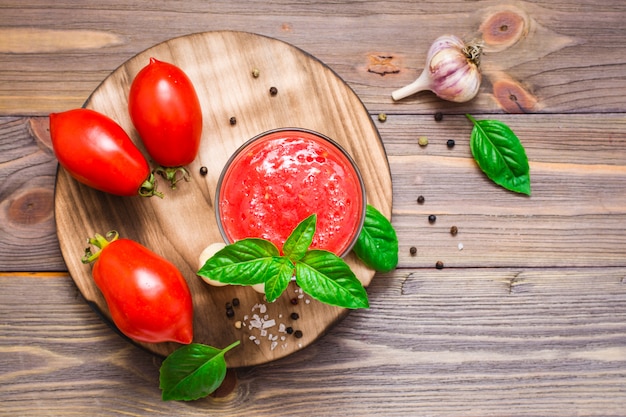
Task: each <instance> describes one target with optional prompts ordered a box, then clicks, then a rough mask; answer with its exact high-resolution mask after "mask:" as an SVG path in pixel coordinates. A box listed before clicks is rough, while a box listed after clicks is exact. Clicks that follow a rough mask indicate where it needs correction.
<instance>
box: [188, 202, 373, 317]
mask: <svg viewBox="0 0 626 417" xmlns="http://www.w3.org/2000/svg"><path fill="white" fill-rule="evenodd" d="M316 221H317V215H315V214H312V215H311V216H309V217H307V218H306V219H304V220H303V221H302V222H300V223H299V224H298V226H296V228H295V229H294V230H293V232H292V233H291V234H290V235H289V237H288V238H287V240H286V241H285V243H284V245H283V255H280V252H279V250H278V248H277V247H276V246H275V245H274V244H273V243H271V242H269V241H267V240H264V239H259V238H246V239H242V240H239V241H237V242H235V243H232V244H230V245H227V246H226V247H224V248H223V249H222V250H220V251H218V252H217V253H216V254H215V255H213V256H212V257H211V258H209V259H208V260H207V261H206V263H205V264H204V265H203V266H202V268H200V270H199V271H198V275H199V276H202V277H206V278H209V279H212V280H215V281H219V282H222V283H224V284H234V285H255V284H261V283H263V284H264V286H265V298H266V299H267V301H268V302H273V301H275V300H276V299H277V298H278V297H280V295H281V294H282V293H283V292H284V291H285V290H286V289H287V286H288V285H289V282H291V279H292V277H294V276H295V280H296V283H297V284H298V285H299V286H300V288H302V290H303V291H304V292H306V293H307V294H308V295H309V296H311V297H312V298H314V299H316V300H318V301H321V302H323V303H326V304H330V305H334V306H338V307H343V308H350V309H357V308H368V307H369V301H368V298H367V292H366V291H365V288H364V287H363V285H362V284H361V282H360V281H359V279H358V278H357V277H356V275H354V273H353V272H352V270H351V269H350V267H349V266H348V265H347V264H346V263H345V261H344V260H343V259H341V258H340V257H339V256H337V255H335V254H334V253H332V252H329V251H325V250H319V249H314V250H310V249H309V247H310V246H311V243H312V242H313V235H314V234H315V225H316Z"/></svg>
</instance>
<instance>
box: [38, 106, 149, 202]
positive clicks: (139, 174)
mask: <svg viewBox="0 0 626 417" xmlns="http://www.w3.org/2000/svg"><path fill="white" fill-rule="evenodd" d="M50 136H51V139H52V148H53V150H54V154H55V156H56V157H57V159H58V161H59V164H61V166H62V167H63V168H65V169H66V170H67V171H68V172H69V174H70V175H71V176H72V177H73V178H74V179H76V180H77V181H79V182H81V183H83V184H85V185H87V186H89V187H92V188H95V189H96V190H100V191H104V192H107V193H110V194H115V195H119V196H133V195H137V194H140V195H143V196H151V195H159V196H160V195H161V194H160V193H158V192H157V191H156V183H155V182H154V176H153V175H152V173H151V172H150V166H149V165H148V162H147V161H146V158H145V157H144V156H143V154H142V153H141V151H140V150H139V149H138V148H137V146H135V144H134V143H133V142H132V140H131V139H130V137H129V136H128V134H127V133H126V132H125V131H124V129H123V128H122V127H121V126H120V125H119V124H117V122H115V121H114V120H113V119H111V118H110V117H108V116H106V115H104V114H102V113H99V112H96V111H94V110H90V109H82V108H81V109H73V110H68V111H65V112H62V113H52V114H50Z"/></svg>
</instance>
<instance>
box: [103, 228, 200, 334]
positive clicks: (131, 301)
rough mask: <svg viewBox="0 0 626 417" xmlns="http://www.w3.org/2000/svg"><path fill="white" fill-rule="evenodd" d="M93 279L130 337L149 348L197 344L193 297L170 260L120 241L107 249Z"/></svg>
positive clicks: (116, 322)
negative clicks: (193, 340) (173, 343)
mask: <svg viewBox="0 0 626 417" xmlns="http://www.w3.org/2000/svg"><path fill="white" fill-rule="evenodd" d="M92 275H93V278H94V281H95V283H96V285H97V286H98V288H99V289H100V291H101V292H102V294H103V295H104V298H105V300H106V303H107V306H108V307H109V311H110V312H111V317H112V319H113V322H114V323H115V325H116V326H117V327H118V329H119V330H120V331H121V332H122V333H124V334H125V335H126V336H128V337H130V338H131V339H134V340H137V341H140V342H146V343H159V342H168V341H171V342H178V343H183V344H188V343H191V341H192V339H193V304H192V299H191V293H190V291H189V287H188V286H187V282H186V281H185V278H184V277H183V276H182V274H181V273H180V271H179V270H178V269H177V268H176V266H174V265H173V264H172V263H170V262H169V261H168V260H166V259H165V258H162V257H161V256H159V255H157V254H156V253H154V252H152V251H150V250H149V249H148V248H146V247H145V246H143V245H141V244H139V243H137V242H135V241H133V240H130V239H118V240H114V241H113V242H110V243H108V244H107V245H106V246H105V247H104V248H102V250H101V251H100V253H99V255H98V258H97V260H96V262H95V264H94V266H93V270H92Z"/></svg>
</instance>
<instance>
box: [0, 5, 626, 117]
mask: <svg viewBox="0 0 626 417" xmlns="http://www.w3.org/2000/svg"><path fill="white" fill-rule="evenodd" d="M1 7H2V13H0V26H1V27H5V28H8V29H9V30H16V31H17V30H18V29H17V28H18V27H20V26H22V27H36V28H38V29H41V30H49V31H55V32H63V31H65V32H67V33H68V34H70V35H71V33H72V31H81V30H82V31H94V30H96V31H97V32H98V33H108V34H110V35H111V36H112V37H113V38H114V39H115V40H116V42H118V41H119V43H117V44H114V45H110V46H106V47H103V46H102V43H101V40H97V41H94V42H93V43H92V45H91V48H85V49H80V50H71V51H70V50H66V49H64V47H63V45H58V46H57V50H56V51H55V53H54V54H52V55H50V54H43V53H20V54H11V53H10V52H9V51H7V50H6V47H5V48H3V47H2V44H3V43H2V41H0V112H1V113H2V114H4V115H46V114H47V113H50V112H53V111H61V110H67V109H69V108H73V107H79V106H81V105H82V104H83V102H84V100H85V97H87V96H88V95H89V94H90V93H91V92H92V91H93V90H95V89H96V87H97V86H98V85H99V84H100V82H101V81H102V79H104V78H105V77H106V76H107V75H108V74H109V73H111V72H112V71H113V70H115V68H117V67H118V66H120V65H122V64H123V63H124V62H125V61H126V60H128V59H129V58H131V57H132V56H134V55H135V54H136V53H137V52H138V51H142V50H144V49H147V48H149V47H151V46H153V45H155V44H158V43H160V42H163V41H166V40H168V39H171V38H174V37H177V36H183V35H187V34H190V33H196V32H204V31H210V30H223V29H224V28H228V29H232V30H240V31H249V30H250V28H251V27H253V31H254V32H255V33H259V34H261V35H266V36H270V37H274V38H277V39H280V40H283V41H286V42H289V43H291V44H293V45H296V46H298V47H299V48H302V49H303V50H305V51H307V52H308V53H310V54H312V55H314V56H316V57H317V58H319V59H321V60H322V61H323V62H325V63H327V64H328V65H329V66H330V67H331V68H332V69H333V70H334V71H336V72H337V73H338V75H339V76H340V77H342V78H343V79H344V80H346V82H348V84H350V86H351V87H352V88H353V89H354V90H355V92H356V93H357V94H358V95H359V97H360V98H361V99H362V100H363V102H364V103H365V105H366V106H367V107H368V108H369V109H370V110H372V111H376V112H378V111H386V112H404V113H414V112H419V113H422V114H423V113H425V112H430V111H432V110H433V109H434V108H439V107H444V108H445V109H447V110H449V111H455V112H458V113H463V112H467V111H468V110H473V109H476V108H480V109H481V110H482V111H484V112H490V113H493V112H496V113H500V112H502V111H503V109H504V110H512V111H516V112H517V111H520V108H519V107H518V104H517V103H516V102H511V101H510V99H509V97H510V96H509V95H508V94H506V92H507V90H506V88H505V89H504V93H503V94H497V97H501V99H500V100H494V96H496V95H494V89H493V83H494V82H495V81H497V80H498V79H501V78H502V76H503V75H506V76H507V77H508V78H510V79H511V80H512V81H513V82H514V83H515V84H516V85H519V86H521V88H522V90H523V92H525V93H528V94H530V95H532V96H533V97H534V98H536V100H537V102H538V106H537V107H536V108H533V109H534V110H532V111H542V112H547V113H554V112H561V113H563V112H567V113H579V112H595V113H606V112H614V111H620V109H623V106H622V104H623V100H622V97H624V96H625V95H626V83H625V82H624V81H625V79H624V71H623V60H622V59H621V57H623V56H626V46H625V45H624V43H623V42H622V41H623V21H624V19H625V18H626V8H625V7H624V4H623V2H621V1H619V0H610V1H605V2H602V4H598V3H597V2H592V1H582V0H580V1H576V2H557V3H555V2H552V1H537V2H521V1H516V2H508V3H504V4H503V3H501V2H500V3H498V2H480V3H475V2H465V1H450V2H447V3H446V6H445V10H442V7H441V5H440V4H439V3H436V2H423V1H420V2H406V1H401V0H395V1H385V2H382V3H381V2H373V1H360V2H356V3H353V2H334V3H333V4H332V5H328V6H327V7H319V5H318V4H317V2H315V1H303V2H298V3H297V5H296V4H294V3H290V2H283V3H280V5H276V4H274V3H267V4H263V3H262V2H255V3H254V5H252V6H251V5H250V4H248V3H247V2H241V1H232V2H218V1H211V2H206V1H204V0H193V1H186V2H185V3H184V6H183V7H181V6H180V4H179V3H178V2H172V1H165V2H159V3H155V4H150V5H149V6H144V3H138V4H128V2H124V1H119V2H115V3H108V4H107V5H106V6H103V5H102V4H100V3H97V2H93V1H86V2H80V5H79V6H78V5H77V4H76V3H75V2H72V1H61V2H58V1H57V2H54V4H49V3H41V2H37V1H28V0H27V1H19V2H17V1H4V2H3V4H2V6H1ZM503 8H505V9H506V10H508V11H510V12H511V13H512V14H513V15H515V16H520V19H522V21H524V22H527V23H528V27H526V28H524V31H523V32H521V33H523V36H520V37H519V38H518V37H515V33H517V32H514V31H513V29H511V30H507V31H503V34H504V35H503V36H504V37H505V38H506V36H509V37H512V38H513V40H514V41H515V42H513V43H512V44H508V43H506V42H504V43H503V42H502V41H501V40H500V39H496V40H494V41H493V42H492V43H491V44H490V45H489V46H490V48H491V50H489V51H488V53H487V54H486V55H485V56H484V58H483V64H484V69H485V74H486V77H485V78H486V79H485V83H484V85H483V87H482V88H481V91H480V94H479V97H478V98H477V99H476V100H474V101H472V102H471V103H468V104H463V105H456V104H450V103H445V104H442V103H441V102H440V101H439V100H438V99H437V98H436V97H435V96H434V95H432V94H428V93H423V94H419V95H417V96H416V97H414V98H411V99H407V100H403V101H402V102H401V103H394V102H393V101H392V100H391V97H390V94H391V91H393V90H394V89H396V88H398V87H401V86H402V85H405V84H408V83H409V82H411V81H413V80H414V79H415V78H416V77H417V75H419V72H421V69H422V68H423V67H424V59H425V54H426V51H427V49H428V46H429V45H430V43H431V42H432V41H433V40H434V39H435V38H436V37H437V36H439V35H441V34H443V33H445V32H449V31H454V32H455V33H456V34H457V35H460V36H463V37H466V38H469V39H471V38H474V37H482V36H483V34H484V33H485V32H483V31H484V29H485V24H486V23H491V24H493V23H496V24H497V23H498V20H497V19H493V16H494V15H497V14H498V13H501V11H502V9H503ZM252 11H253V12H252ZM68 16H71V18H72V23H71V25H69V27H68V25H67V17H68ZM190 16H193V18H190ZM251 16H254V18H252V17H251ZM94 22H97V28H95V29H94ZM481 27H482V28H483V29H482V30H483V31H481ZM501 27H505V26H502V25H500V26H498V27H496V28H495V29H496V30H497V31H500V28H501ZM138 28H140V29H138ZM492 29H493V28H492ZM508 32H513V34H512V35H511V34H509V33H508ZM11 36H18V35H17V34H13V35H11V32H8V33H7V34H6V37H5V39H6V38H10V37H11ZM96 39H97V38H96ZM503 45H504V46H506V48H503ZM379 57H388V59H389V62H390V65H391V67H392V68H393V69H392V71H391V72H390V73H386V72H385V71H384V70H383V71H380V69H381V67H380V65H379V64H377V62H379V61H380V59H379ZM396 70H397V71H396ZM381 72H382V74H385V75H381ZM508 85H510V84H505V87H506V86H508ZM500 93H502V92H500ZM529 110H530V109H529Z"/></svg>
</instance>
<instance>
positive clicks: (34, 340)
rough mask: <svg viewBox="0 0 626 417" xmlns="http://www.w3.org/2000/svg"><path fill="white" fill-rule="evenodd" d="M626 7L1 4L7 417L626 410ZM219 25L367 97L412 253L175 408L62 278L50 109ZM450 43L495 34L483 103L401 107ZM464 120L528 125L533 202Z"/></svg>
mask: <svg viewBox="0 0 626 417" xmlns="http://www.w3.org/2000/svg"><path fill="white" fill-rule="evenodd" d="M625 20H626V4H624V3H623V2H622V1H617V0H610V1H604V2H601V3H600V2H596V1H591V0H587V1H585V0H570V1H556V2H555V1H550V2H548V1H512V2H506V3H504V2H499V1H475V2H465V1H450V2H445V3H442V2H435V1H415V2H408V1H366V0H363V1H359V2H324V3H319V2H313V1H303V2H288V1H283V2H267V1H252V2H251V1H238V0H237V1H222V2H217V1H205V0H202V1H199V0H198V1H161V2H149V1H134V2H130V1H123V0H117V1H114V2H106V3H103V2H96V1H91V0H89V1H69V0H60V1H55V2H49V1H47V2H45V1H34V0H19V1H17V0H0V415H3V416H4V415H6V416H16V415H20V416H70V415H111V416H113V415H150V416H158V415H163V416H172V415H176V416H183V415H198V416H200V415H202V416H206V415H211V416H219V415H223V416H251V415H252V416H257V415H258V416H266V415H272V416H302V415H312V416H336V415H345V416H366V415H384V416H572V415H578V416H624V415H626V411H625V410H626V191H625V185H626V115H625V113H626V98H625V97H626V26H625V25H624V21H625ZM224 29H228V30H243V31H250V32H255V33H259V34H262V35H266V36H271V37H275V38H277V39H280V40H283V41H286V42H289V43H290V44H292V45H294V46H296V47H298V48H301V49H302V50H304V51H306V52H307V53H310V54H312V55H313V56H315V57H317V58H318V59H320V60H321V61H323V62H324V63H326V64H327V65H328V66H329V67H330V68H332V69H333V70H334V71H335V72H336V73H337V74H338V75H339V76H340V77H342V78H343V79H344V80H345V81H346V82H347V83H348V84H349V85H350V87H351V88H352V89H353V90H354V91H355V92H356V94H357V95H358V96H359V97H360V98H361V100H362V101H363V103H364V104H365V106H366V108H367V109H368V111H369V112H370V115H371V117H372V119H373V121H374V122H375V123H376V126H377V128H378V130H379V132H380V135H381V137H382V139H383V142H384V145H385V148H386V151H387V154H388V156H389V162H390V166H391V173H392V178H393V212H392V215H393V224H394V226H395V227H396V229H397V231H398V234H399V238H400V265H399V267H398V269H396V270H395V271H393V272H391V273H388V274H379V275H377V276H376V277H375V279H374V280H373V281H372V283H371V285H370V287H369V289H368V292H369V295H370V302H371V308H370V309H369V310H366V311H357V312H352V313H350V314H349V315H348V316H347V317H346V318H345V319H344V320H343V321H341V322H340V323H339V324H338V325H336V326H335V327H334V328H333V329H332V330H330V331H329V333H328V334H326V335H325V336H324V337H323V338H321V339H320V340H319V341H317V342H316V343H314V344H313V345H311V346H309V347H307V348H306V349H303V350H302V351H300V352H298V353H296V354H294V355H291V356H289V357H287V358H284V359H281V360H278V361H275V362H271V363H269V364H266V365H261V366H256V367H251V368H246V369H238V370H236V371H235V372H232V373H231V376H232V378H229V380H228V382H229V383H228V384H225V385H224V389H223V391H222V392H221V393H220V394H219V395H217V396H213V397H209V398H206V399H203V400H200V401H196V402H192V403H178V402H167V403H164V402H161V400H160V391H159V389H158V369H159V366H160V362H161V359H160V358H158V357H155V356H153V355H151V354H149V353H147V352H145V351H144V350H142V349H140V348H138V347H136V346H134V345H131V344H129V343H128V342H126V341H125V340H124V339H122V338H121V337H119V336H118V335H117V334H115V333H114V332H113V331H112V330H111V329H110V328H109V327H108V326H107V325H106V324H105V323H104V322H103V321H102V320H101V319H100V318H99V317H98V316H97V315H96V314H95V313H94V312H93V310H91V309H90V307H89V306H88V305H87V303H86V302H85V300H84V299H83V298H82V297H81V296H80V294H79V292H78V290H77V288H76V286H75V285H74V283H73V281H72V280H71V278H70V277H69V275H68V274H67V272H66V271H67V269H66V266H65V264H64V262H63V258H62V257H61V253H60V250H59V244H58V239H57V237H56V231H55V224H54V213H53V206H54V183H55V176H56V169H57V164H56V161H55V159H54V156H53V154H52V152H51V149H50V144H49V142H48V141H47V140H46V137H47V134H46V129H47V123H48V120H47V115H48V113H49V112H52V111H62V110H66V109H69V108H73V107H78V106H81V105H82V104H83V103H84V102H85V100H86V99H87V98H88V96H89V94H90V93H91V92H92V91H93V90H94V89H96V88H97V86H98V85H99V83H100V82H101V81H102V80H103V79H104V78H105V77H106V76H107V75H109V74H110V73H111V72H112V71H113V70H115V69H116V68H117V67H118V66H120V65H122V64H123V63H124V62H125V61H126V60H128V59H129V58H131V57H132V56H134V55H136V54H137V53H139V52H141V51H143V50H145V49H147V48H149V47H151V46H153V45H155V44H157V43H159V42H162V41H165V40H167V39H170V38H173V37H177V36H182V35H187V34H189V33H195V32H202V31H207V30H224ZM448 32H452V33H455V34H457V35H461V36H463V37H465V38H474V37H478V36H480V37H482V38H483V39H484V40H485V50H486V53H485V55H484V57H483V60H482V62H483V74H484V83H483V85H482V87H481V90H480V93H479V96H478V97H477V98H476V99H475V100H473V101H472V102H470V103H466V104H462V105H457V104H451V103H444V102H442V101H440V100H438V99H436V98H435V97H434V96H433V95H432V94H429V93H422V94H418V95H416V96H414V97H411V98H409V99H406V100H403V101H401V102H398V103H395V102H393V101H392V100H391V97H390V94H391V91H393V90H394V89H396V88H398V87H400V86H402V85H404V84H407V83H409V82H411V81H412V80H413V79H415V78H416V77H417V76H418V75H419V72H420V71H421V69H422V67H423V65H424V59H425V55H426V51H427V49H428V47H429V45H430V43H431V42H432V41H433V40H434V39H435V38H436V37H437V36H439V35H441V34H444V33H448ZM437 111H441V112H443V114H444V118H443V120H442V121H440V122H435V121H434V119H433V114H434V113H435V112H437ZM381 112H384V113H386V114H387V121H386V122H384V123H380V122H378V121H377V115H378V113H381ZM465 113H471V114H473V115H474V116H475V117H477V118H497V119H499V120H502V121H504V122H506V123H507V124H509V125H510V126H511V127H512V128H513V130H514V131H515V132H516V133H517V134H518V136H519V137H520V139H521V140H522V142H523V144H524V145H525V147H526V151H527V154H528V157H529V160H530V166H531V180H532V188H533V195H532V196H531V197H530V198H528V197H523V196H520V195H516V194H513V193H509V192H506V191H504V190H503V189H501V188H498V187H496V186H494V185H493V184H492V183H491V182H490V181H488V180H487V179H486V178H485V177H484V175H483V174H482V173H481V172H480V171H479V169H478V168H477V166H476V164H475V163H474V162H473V160H472V158H471V155H470V151H469V145H468V139H469V133H470V130H471V126H470V125H469V122H468V121H467V120H466V119H465V116H464V114H465ZM419 136H427V137H428V139H429V145H428V146H427V147H425V148H421V147H419V146H418V145H417V138H418V137H419ZM448 139H454V140H455V141H456V146H455V147H454V148H453V149H448V148H447V147H446V141H447V140H448ZM419 195H423V196H424V197H425V202H424V204H423V205H419V204H417V203H416V198H417V197H418V196H419ZM429 214H435V215H437V221H436V223H435V224H429V223H428V220H427V217H428V215H429ZM453 225H454V226H457V227H458V229H459V233H458V235H456V236H451V235H450V233H449V229H450V227H451V226H453ZM459 244H462V245H463V246H462V250H459ZM412 246H414V247H415V248H416V249H417V253H416V255H414V256H412V255H411V254H410V252H409V249H410V248H411V247H412ZM438 260H441V261H443V262H444V264H445V268H444V269H443V270H437V269H435V267H434V266H435V262H437V261H438Z"/></svg>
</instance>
